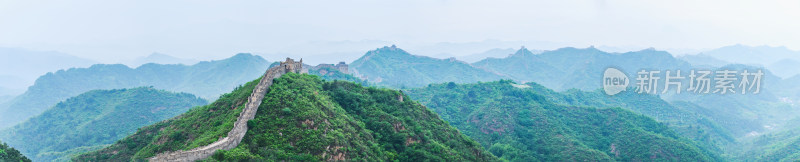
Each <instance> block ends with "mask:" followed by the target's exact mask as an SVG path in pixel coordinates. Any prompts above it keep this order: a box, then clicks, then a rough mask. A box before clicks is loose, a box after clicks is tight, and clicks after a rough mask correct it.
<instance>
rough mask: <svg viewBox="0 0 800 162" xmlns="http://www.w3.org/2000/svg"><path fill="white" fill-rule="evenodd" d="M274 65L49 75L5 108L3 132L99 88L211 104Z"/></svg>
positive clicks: (245, 57)
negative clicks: (145, 90) (180, 95)
mask: <svg viewBox="0 0 800 162" xmlns="http://www.w3.org/2000/svg"><path fill="white" fill-rule="evenodd" d="M268 65H269V62H267V61H266V60H264V59H263V58H261V57H259V56H255V55H251V54H237V55H235V56H233V57H231V58H228V59H224V60H217V61H203V62H200V63H197V64H194V65H191V66H188V65H174V64H173V65H160V64H144V65H142V66H140V67H137V68H135V69H132V68H129V67H127V66H125V65H121V64H113V65H106V64H97V65H93V66H91V67H89V68H72V69H67V70H59V71H57V72H54V73H47V74H46V75H44V76H41V77H40V78H39V79H37V81H36V83H35V84H34V85H33V86H31V87H29V88H28V91H26V92H25V93H23V94H22V95H19V96H17V97H15V98H14V99H12V100H10V101H9V102H7V103H5V104H0V106H3V105H4V106H5V107H0V128H3V127H8V126H11V125H14V124H16V123H19V122H21V121H22V120H25V119H27V118H29V117H31V116H34V115H37V114H39V113H41V112H43V111H44V110H45V109H47V108H49V107H51V106H53V105H55V104H56V103H58V102H60V101H63V100H64V99H67V98H69V97H72V96H75V95H78V94H81V93H83V92H86V91H89V90H95V89H119V88H133V87H142V86H153V87H154V88H157V89H165V90H169V91H175V92H187V93H191V94H195V95H197V96H199V97H202V98H205V99H216V98H217V97H219V95H220V94H222V93H224V92H226V91H228V90H230V89H233V88H235V87H236V86H237V85H239V84H242V83H244V82H246V81H247V80H250V79H252V78H254V77H258V76H259V75H261V74H263V73H264V71H265V70H266V69H267V67H268Z"/></svg>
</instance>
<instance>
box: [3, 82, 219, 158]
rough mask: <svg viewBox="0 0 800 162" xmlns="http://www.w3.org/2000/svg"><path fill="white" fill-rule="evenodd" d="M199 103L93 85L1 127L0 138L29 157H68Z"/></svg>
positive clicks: (146, 91)
mask: <svg viewBox="0 0 800 162" xmlns="http://www.w3.org/2000/svg"><path fill="white" fill-rule="evenodd" d="M203 104H206V101H205V100H203V99H200V98H198V97H195V96H194V95H191V94H188V93H172V92H167V91H164V90H156V89H153V88H149V87H141V88H132V89H115V90H93V91H89V92H86V93H83V94H81V95H78V96H75V97H72V98H69V99H67V100H66V101H64V102H61V103H58V104H57V105H56V106H54V107H52V108H50V109H48V110H47V111H45V112H44V113H42V114H40V115H38V116H35V117H33V118H31V119H29V120H27V121H26V122H23V123H21V124H19V125H17V126H14V127H11V128H9V129H6V130H3V131H1V132H0V138H1V139H3V140H4V141H6V142H8V144H9V145H12V146H15V147H16V148H17V149H19V150H20V151H22V153H24V154H26V155H29V156H30V157H31V159H33V160H36V161H54V160H56V161H66V160H69V158H70V156H71V155H72V154H76V153H81V152H86V151H92V150H94V149H99V148H102V147H105V146H106V145H108V144H111V143H113V142H114V141H117V140H119V139H122V138H123V137H125V136H128V135H130V134H131V133H133V132H135V131H136V129H137V128H139V127H142V126H146V125H150V124H153V123H155V122H158V121H161V120H164V119H167V118H171V117H174V116H176V115H178V114H181V113H183V112H186V110H189V108H191V107H193V106H198V105H203Z"/></svg>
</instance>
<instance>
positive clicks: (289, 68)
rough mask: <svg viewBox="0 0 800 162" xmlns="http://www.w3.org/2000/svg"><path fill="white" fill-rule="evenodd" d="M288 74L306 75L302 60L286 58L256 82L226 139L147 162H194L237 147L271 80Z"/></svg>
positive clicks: (170, 153) (155, 157)
mask: <svg viewBox="0 0 800 162" xmlns="http://www.w3.org/2000/svg"><path fill="white" fill-rule="evenodd" d="M288 72H294V73H307V72H308V71H306V69H303V60H302V59H300V62H295V61H294V60H292V59H289V58H286V61H284V62H281V63H280V66H276V67H272V68H270V69H268V70H267V71H266V72H265V73H264V75H263V77H262V78H261V81H259V82H258V85H256V87H255V88H254V89H253V93H251V94H250V97H248V98H247V104H246V105H245V108H244V110H242V112H241V113H239V117H237V118H236V122H235V123H234V124H233V129H231V131H229V132H228V136H227V137H225V138H222V139H220V140H218V141H216V142H214V143H211V144H209V145H206V146H202V147H198V148H194V149H191V150H178V151H174V152H165V153H161V154H158V155H156V156H154V157H152V158H150V159H149V160H150V161H157V162H161V161H196V160H202V159H205V158H208V157H210V156H211V155H212V154H214V152H216V151H217V150H220V149H224V150H230V149H232V148H235V147H236V146H238V145H239V142H241V141H242V137H244V135H245V133H247V121H250V120H251V119H253V118H255V115H256V111H258V106H260V105H261V99H263V98H264V95H265V94H266V92H267V90H269V86H271V85H272V80H273V79H275V78H279V77H281V75H283V74H286V73H288Z"/></svg>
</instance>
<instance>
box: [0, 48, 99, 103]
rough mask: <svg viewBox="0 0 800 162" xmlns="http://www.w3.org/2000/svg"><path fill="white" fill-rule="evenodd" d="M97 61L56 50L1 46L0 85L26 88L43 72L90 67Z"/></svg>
mask: <svg viewBox="0 0 800 162" xmlns="http://www.w3.org/2000/svg"><path fill="white" fill-rule="evenodd" d="M96 63H98V62H97V61H94V60H90V59H85V58H80V57H77V56H73V55H69V54H66V53H61V52H56V51H35V50H27V49H20V48H0V87H5V88H8V89H20V90H24V89H25V88H27V87H28V86H30V85H32V84H33V83H34V81H35V80H36V78H37V77H39V76H41V75H42V74H45V73H48V72H54V71H56V70H58V69H68V68H82V67H89V66H91V65H92V64H96ZM0 94H3V93H2V92H0Z"/></svg>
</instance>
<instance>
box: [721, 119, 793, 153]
mask: <svg viewBox="0 0 800 162" xmlns="http://www.w3.org/2000/svg"><path fill="white" fill-rule="evenodd" d="M786 125H787V126H786V129H785V130H783V131H780V132H775V133H769V134H765V135H761V136H758V137H754V138H752V139H751V140H748V141H746V142H745V143H744V144H743V145H742V147H739V149H737V150H736V151H739V152H737V153H738V154H737V155H738V156H737V160H740V161H798V160H800V126H798V125H800V118H796V119H794V120H791V121H789V122H788V123H787V124H786Z"/></svg>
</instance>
